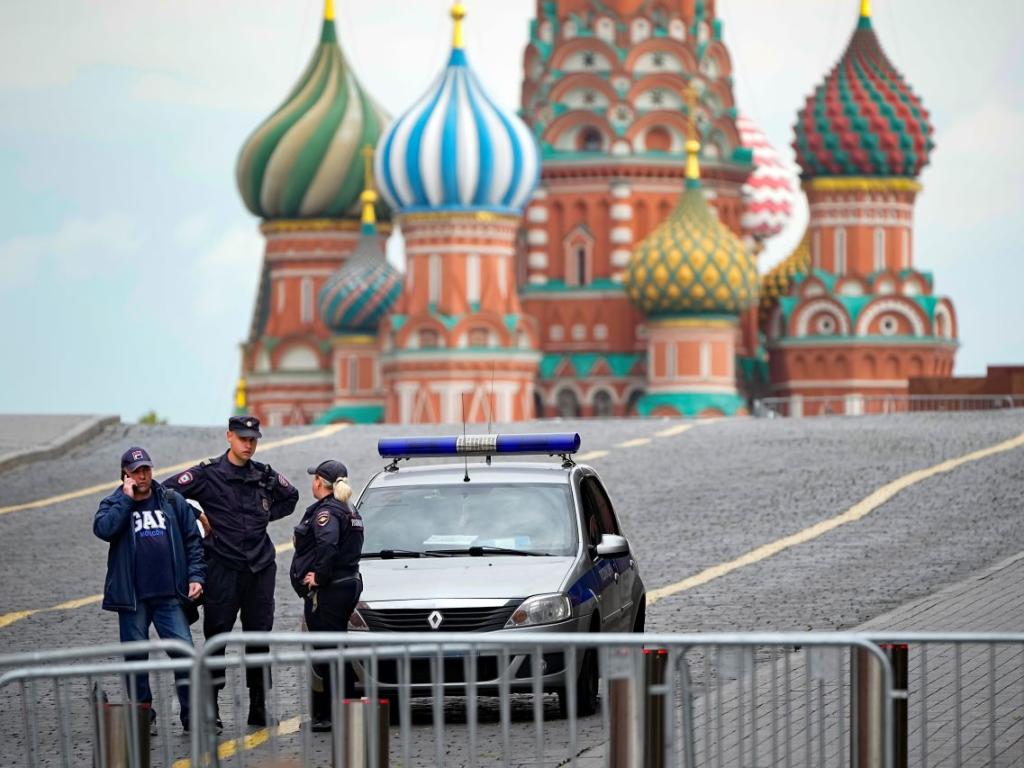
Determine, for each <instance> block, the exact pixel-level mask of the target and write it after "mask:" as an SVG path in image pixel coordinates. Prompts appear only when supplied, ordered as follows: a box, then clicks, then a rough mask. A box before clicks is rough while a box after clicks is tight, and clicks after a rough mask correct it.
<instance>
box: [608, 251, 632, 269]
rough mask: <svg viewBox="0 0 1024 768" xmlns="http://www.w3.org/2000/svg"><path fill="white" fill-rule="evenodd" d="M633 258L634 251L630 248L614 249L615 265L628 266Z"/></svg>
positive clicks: (613, 262)
mask: <svg viewBox="0 0 1024 768" xmlns="http://www.w3.org/2000/svg"><path fill="white" fill-rule="evenodd" d="M632 258H633V252H632V251H631V250H629V249H628V248H616V249H614V250H613V251H612V254H611V260H612V266H613V267H628V266H629V260H630V259H632Z"/></svg>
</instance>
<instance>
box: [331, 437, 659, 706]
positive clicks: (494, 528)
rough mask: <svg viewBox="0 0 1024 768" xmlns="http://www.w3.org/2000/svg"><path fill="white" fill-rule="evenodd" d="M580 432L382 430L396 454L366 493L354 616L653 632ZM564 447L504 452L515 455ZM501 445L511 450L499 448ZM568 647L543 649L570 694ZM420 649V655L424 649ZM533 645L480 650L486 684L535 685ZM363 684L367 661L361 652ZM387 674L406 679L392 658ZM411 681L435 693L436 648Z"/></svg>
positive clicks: (550, 671)
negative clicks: (424, 462)
mask: <svg viewBox="0 0 1024 768" xmlns="http://www.w3.org/2000/svg"><path fill="white" fill-rule="evenodd" d="M579 448H580V436H579V435H578V434H574V433H570V434H535V435H478V436H473V435H471V436H461V437H426V438H394V439H382V440H380V441H379V443H378V452H379V453H380V455H381V457H382V458H386V459H391V463H390V465H389V466H388V467H387V468H386V469H385V470H384V471H382V472H380V473H378V474H377V475H376V476H374V477H373V478H372V479H371V480H370V481H369V483H368V484H367V485H366V487H365V488H364V490H363V492H362V494H361V495H360V497H359V500H358V502H357V504H358V509H359V513H360V515H361V516H362V518H363V521H364V524H365V531H366V533H365V541H364V543H363V553H362V560H361V562H360V570H361V571H362V574H363V581H364V583H365V587H364V591H363V594H362V599H361V602H360V603H359V605H358V607H357V609H356V612H355V613H354V614H353V616H352V620H351V622H350V625H349V629H350V630H369V631H372V632H431V631H440V632H445V631H447V632H519V631H531V632H631V631H632V632H642V631H643V629H644V615H645V606H646V599H645V589H644V584H643V580H642V579H641V577H640V570H639V567H638V565H637V562H636V560H635V558H634V556H633V554H632V553H631V552H630V548H629V543H628V541H627V540H626V538H625V537H624V536H623V534H622V530H621V528H620V526H619V521H618V519H617V518H616V515H615V510H614V508H613V506H612V503H611V501H610V499H609V497H608V493H607V491H606V490H605V488H604V486H603V484H602V483H601V478H600V477H598V474H597V472H595V471H594V470H593V469H592V468H591V467H588V466H586V465H583V464H577V463H575V462H574V461H573V458H572V457H573V455H574V454H575V453H576V452H578V451H579ZM530 454H533V455H542V456H548V457H558V458H557V459H556V460H551V459H549V460H547V461H544V462H521V461H516V462H511V461H509V462H502V461H500V458H501V457H503V456H523V455H530ZM470 456H475V457H486V461H485V462H482V463H476V462H474V463H468V462H467V463H465V464H463V463H461V462H460V463H447V464H434V465H430V466H410V465H408V464H403V465H401V467H400V465H399V464H400V462H402V461H403V460H406V459H411V458H420V457H434V458H438V457H460V458H461V457H470ZM492 458H495V459H499V461H493V462H492ZM562 658H563V657H562V654H560V653H558V654H545V657H544V664H543V670H542V681H541V683H542V687H543V689H544V690H545V691H555V692H558V693H559V697H560V700H561V704H562V707H563V710H564V709H566V708H567V706H568V702H567V701H566V690H565V674H564V667H563V666H562ZM419 661H422V662H423V663H422V664H421V665H417V662H419ZM454 661H455V662H457V663H452V664H450V665H448V664H446V665H445V666H446V669H445V676H444V680H445V683H444V684H445V689H446V690H447V691H450V692H452V693H455V692H457V691H459V690H460V689H463V688H464V680H462V674H463V672H462V668H463V665H462V663H461V660H460V659H455V660H454ZM529 667H530V663H529V658H528V657H526V656H513V657H512V658H511V661H510V663H509V665H508V667H507V668H505V669H501V668H499V657H497V656H495V657H490V658H488V657H481V658H480V659H479V660H478V666H477V681H478V684H479V686H480V690H481V693H485V692H486V691H488V690H492V691H493V690H496V689H497V686H498V681H499V679H500V678H501V677H502V676H505V677H506V678H507V679H509V680H510V681H511V689H512V690H521V691H529V690H531V689H532V687H533V679H532V677H531V674H530V670H529ZM355 672H356V675H357V676H358V678H359V687H360V688H362V689H364V690H365V689H366V688H367V684H368V678H367V674H368V673H367V670H366V669H364V668H362V667H361V666H359V665H356V670H355ZM576 674H577V685H576V704H577V707H576V709H577V712H578V713H579V714H581V715H586V714H592V713H594V712H595V711H596V709H597V690H598V663H597V655H596V652H595V651H593V650H589V651H586V652H585V653H581V654H578V656H577V670H576ZM376 676H377V681H376V682H377V685H378V686H379V689H380V690H381V692H382V693H385V694H387V693H388V692H389V690H390V691H394V690H397V683H398V680H397V676H396V670H395V668H394V665H393V664H392V665H391V666H390V667H389V666H388V665H387V664H386V663H381V665H380V666H379V668H378V672H377V675H376ZM411 693H412V695H414V696H415V695H417V694H422V695H426V696H429V695H431V693H432V687H431V678H430V671H429V660H427V659H422V660H414V662H413V669H412V686H411Z"/></svg>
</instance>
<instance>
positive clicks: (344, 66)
mask: <svg viewBox="0 0 1024 768" xmlns="http://www.w3.org/2000/svg"><path fill="white" fill-rule="evenodd" d="M388 122H389V118H388V116H387V114H386V113H385V112H384V110H383V109H382V108H381V107H380V106H378V104H377V103H376V102H375V101H374V100H373V99H372V98H371V97H370V95H369V94H367V93H366V91H364V90H363V88H362V86H361V85H360V84H359V81H358V80H356V78H355V75H354V74H353V73H352V70H351V68H350V67H349V65H348V63H347V62H346V61H345V55H344V54H343V53H342V52H341V48H340V47H339V45H338V36H337V31H336V30H335V28H334V3H333V0H325V10H324V21H323V29H322V32H321V34H320V43H319V45H318V46H317V47H316V50H315V51H314V53H313V58H312V60H311V61H310V62H309V65H308V66H307V67H306V71H305V72H303V74H302V77H301V78H300V79H299V82H298V83H297V84H296V85H295V87H294V88H293V89H292V91H291V93H290V94H289V95H288V98H287V99H285V101H284V103H283V104H282V105H281V106H280V107H278V108H277V110H276V111H275V112H274V113H273V114H272V115H271V116H270V117H268V118H267V119H266V120H264V121H263V123H262V124H261V125H260V126H259V127H258V128H257V129H256V130H255V131H253V133H252V135H251V136H250V137H249V138H248V139H246V142H245V144H244V145H243V146H242V151H241V153H240V154H239V156H238V165H237V167H236V177H237V181H238V190H239V192H240V193H241V195H242V200H243V201H244V202H245V206H246V207H247V208H248V209H249V210H250V211H252V212H253V213H254V214H256V215H257V216H260V217H261V218H263V219H317V218H350V219H358V218H359V214H360V204H359V195H360V193H361V192H362V189H363V176H364V172H363V163H364V160H363V157H362V156H361V155H360V154H359V150H360V149H361V148H362V147H364V146H366V145H367V144H369V145H371V146H372V145H375V144H376V143H377V140H378V139H379V138H380V135H381V133H383V132H384V129H385V128H386V127H387V124H388Z"/></svg>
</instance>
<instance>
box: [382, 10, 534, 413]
mask: <svg viewBox="0 0 1024 768" xmlns="http://www.w3.org/2000/svg"><path fill="white" fill-rule="evenodd" d="M464 15H465V9H464V7H463V5H462V4H461V3H456V4H455V6H454V7H453V8H452V19H453V21H454V36H453V45H452V51H451V55H450V57H449V60H448V64H447V66H446V67H445V69H444V70H443V71H442V72H441V74H440V76H439V77H438V78H437V80H436V81H435V82H434V84H433V85H432V86H431V87H430V89H429V90H428V91H427V93H425V94H424V95H423V97H422V98H420V99H419V100H418V101H417V102H416V103H415V105H414V106H413V107H412V108H411V109H410V110H409V111H407V112H406V113H405V114H403V115H402V116H401V117H399V118H398V119H397V120H396V121H395V123H394V124H393V125H392V126H391V128H389V129H388V131H387V132H386V133H385V134H384V136H383V137H382V138H381V140H380V143H379V144H378V151H377V158H376V172H377V180H378V186H379V188H380V191H381V194H382V195H383V196H384V197H385V199H386V200H387V201H388V203H389V204H390V205H391V206H392V208H393V209H394V210H395V211H396V212H397V214H398V221H399V223H400V225H401V227H402V234H403V235H404V237H405V253H406V271H405V282H404V287H403V291H402V294H401V296H400V297H399V299H398V301H397V303H396V304H395V306H394V309H393V312H392V314H391V315H390V316H389V318H388V320H387V321H386V322H385V324H384V326H382V329H381V333H382V339H381V343H382V345H383V346H382V353H381V373H382V375H383V379H384V387H385V389H386V391H387V401H386V406H385V418H386V420H387V421H389V422H397V423H402V424H409V423H457V422H459V421H461V420H462V418H463V413H465V419H466V420H467V421H471V422H486V421H513V420H520V419H525V418H530V417H531V416H532V415H533V391H534V380H535V378H536V376H537V362H538V358H539V355H538V353H537V351H536V350H537V332H536V323H535V322H534V321H532V320H531V319H530V318H527V317H526V316H525V315H524V314H523V311H522V309H521V307H520V304H519V297H518V295H517V293H516V280H515V271H514V265H513V258H514V254H515V245H516V235H517V232H518V230H519V224H520V220H521V219H520V217H521V214H522V209H523V206H524V205H525V204H526V201H527V200H529V198H530V195H531V194H532V192H533V190H534V189H535V187H536V185H537V175H538V171H539V166H540V158H539V156H538V152H537V146H536V142H535V141H534V138H533V136H531V135H530V132H529V130H528V129H527V128H526V126H525V125H523V123H522V121H521V120H520V119H519V118H518V117H516V116H515V115H514V114H512V113H509V112H507V111H505V110H503V109H502V108H501V107H499V106H498V105H497V104H496V103H495V102H494V100H493V99H492V98H491V96H490V95H489V94H488V93H487V92H486V91H485V90H484V88H483V86H482V84H481V83H480V81H479V79H478V78H477V75H476V73H475V72H474V71H473V69H472V68H471V67H470V66H469V61H468V59H467V57H466V51H465V47H464V41H463V33H462V19H463V17H464Z"/></svg>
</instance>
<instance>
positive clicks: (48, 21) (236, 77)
mask: <svg viewBox="0 0 1024 768" xmlns="http://www.w3.org/2000/svg"><path fill="white" fill-rule="evenodd" d="M466 4H467V7H468V10H469V15H468V17H467V48H468V52H469V56H470V60H471V62H472V64H473V65H474V66H475V67H476V68H477V71H478V72H479V74H480V76H481V78H482V80H483V82H484V83H485V84H486V85H487V86H488V87H489V88H490V89H491V91H492V93H493V94H494V96H495V97H496V98H497V99H498V101H500V102H501V103H503V104H505V105H506V106H508V107H513V108H514V107H516V106H517V105H518V100H519V86H520V81H521V76H522V75H521V61H522V52H523V47H524V45H525V43H526V40H527V25H528V21H529V18H530V16H531V14H532V12H533V7H534V2H533V0H467V3H466ZM448 6H449V2H448V0H372V2H362V3H353V2H347V1H346V0H337V12H338V31H339V35H340V38H341V42H342V46H343V48H344V49H345V52H346V54H347V55H348V58H349V61H350V62H351V64H352V65H353V67H354V68H355V71H356V74H357V76H358V77H359V78H360V79H361V80H362V82H363V83H364V84H365V85H366V86H367V87H368V88H369V90H370V91H371V92H372V93H373V94H374V95H375V96H376V97H377V99H378V100H379V101H380V102H382V103H383V104H384V105H385V107H387V108H388V109H389V110H390V111H391V112H392V114H397V113H399V112H401V111H402V110H403V109H405V108H406V107H408V106H409V105H410V104H411V103H412V101H413V100H414V99H415V98H416V97H417V96H418V95H419V94H420V93H422V91H423V90H424V89H425V88H426V87H427V85H428V84H429V83H430V81H431V80H432V79H433V77H434V75H435V73H436V72H437V70H438V69H439V68H440V67H441V66H443V64H444V61H445V57H446V54H447V50H448V46H449V36H450V33H449V30H450V21H449V19H448V16H447V8H448ZM857 7H858V2H857V0H771V2H768V1H767V0H719V2H718V8H719V15H720V16H721V18H722V19H723V22H724V35H725V42H726V44H727V45H728V47H729V49H730V51H731V53H732V56H733V63H734V66H735V69H736V98H737V101H738V104H739V107H740V109H741V111H743V112H746V113H747V114H749V115H750V116H751V117H752V118H754V120H756V121H757V122H758V123H759V124H760V125H761V126H762V128H763V129H764V130H765V132H766V133H767V134H768V136H769V138H770V139H771V140H772V141H773V142H774V143H775V144H776V145H777V146H778V147H779V148H780V149H781V150H783V151H784V152H785V153H786V154H787V155H788V156H791V155H792V153H791V151H790V149H789V144H790V142H791V141H792V124H793V121H794V118H795V114H796V111H797V109H798V108H799V106H800V104H801V103H802V102H803V100H804V98H805V97H806V95H807V94H808V93H809V92H810V91H811V90H812V89H813V87H814V86H815V84H816V83H818V82H819V81H820V80H821V78H822V77H823V76H824V74H825V72H826V71H827V70H828V69H829V68H830V67H831V66H832V64H833V63H834V62H835V60H836V59H837V57H838V56H839V55H840V54H841V53H842V50H843V48H844V47H845V44H846V41H847V39H848V38H849V35H850V34H851V32H852V29H853V27H854V24H855V21H856V16H857ZM1022 7H1024V3H1020V2H1016V1H1015V0H985V2H983V3H970V4H968V3H965V2H962V0H961V2H953V1H952V0H875V2H874V11H875V26H876V29H877V30H878V32H879V35H880V37H881V40H882V43H883V45H884V46H885V48H886V50H887V51H888V53H889V55H890V57H891V58H892V59H893V61H894V62H895V63H896V65H897V67H899V68H900V69H901V71H903V73H904V74H905V75H906V76H907V78H908V79H909V81H910V82H911V84H912V85H913V86H914V88H915V90H916V91H917V93H918V94H919V95H921V96H922V97H923V99H924V102H925V105H926V106H927V107H928V108H929V109H930V110H931V113H932V116H933V121H934V123H935V127H936V142H937V148H936V150H935V152H934V154H933V155H932V163H931V165H930V166H929V167H928V168H926V169H925V171H924V175H923V177H922V181H923V183H924V187H925V189H924V192H923V193H922V195H921V196H920V197H919V198H918V204H917V216H916V252H915V264H916V265H917V266H918V267H919V268H921V269H927V270H933V271H934V272H935V278H936V281H935V282H936V287H937V290H938V292H939V293H942V294H947V295H949V296H951V297H952V298H953V300H954V302H955V304H956V308H957V311H958V314H959V317H960V337H961V341H962V344H963V346H962V347H961V350H960V352H959V355H958V358H957V370H958V372H960V373H976V372H981V371H983V370H984V367H985V364H986V363H1006V362H1017V363H1024V332H1022V330H1021V329H1022V328H1024V301H1022V300H1021V292H1022V288H1024V279H1022V278H1024V268H1022V266H1021V259H1022V254H1021V253H1020V252H1019V251H1020V247H1019V246H1018V242H1019V240H1020V228H1019V226H1018V225H1017V222H1018V221H1019V220H1020V216H1021V214H1020V211H1021V209H1022V207H1024V192H1022V191H1021V188H1022V185H1021V183H1020V180H1019V175H1020V173H1021V171H1022V170H1024V167H1022V166H1024V163H1022V160H1024V153H1022V150H1021V141H1022V137H1024V77H1022V76H1024V57H1022V56H1021V54H1020V42H1019V41H1020V35H1021V31H1020V30H1021V28H1022V22H1024V12H1022V10H1021V8H1022ZM321 10H322V2H321V0H216V1H214V2H211V0H173V1H172V0H155V1H151V2H117V1H115V0H88V1H87V0H6V1H5V3H4V17H5V18H4V24H3V25H2V26H0V114H2V115H3V119H2V120H0V327H2V332H0V361H2V362H0V365H2V366H3V375H2V376H0V412H2V411H15V412H35V411H38V412H93V413H94V412H104V413H118V414H120V415H121V416H122V417H123V418H125V419H126V420H132V421H134V420H135V419H137V418H138V417H139V416H140V415H141V414H142V413H144V412H145V411H146V410H148V409H150V408H154V409H156V410H157V411H158V412H159V413H160V414H161V415H163V416H166V417H168V418H170V420H171V421H172V422H173V423H178V424H209V423H219V422H221V421H222V420H223V419H224V418H225V416H226V415H227V413H228V412H229V409H230V406H231V393H232V387H233V385H234V381H235V379H236V377H237V374H238V343H239V342H240V341H241V340H242V339H243V338H244V337H245V335H246V333H247V330H248V325H249V320H250V312H251V310H252V304H253V297H254V294H255V285H256V277H257V273H258V269H259V265H260V261H261V258H262V238H261V237H260V235H259V233H258V231H257V223H258V222H257V221H256V220H255V219H254V218H253V217H252V216H251V215H250V214H249V213H248V212H247V211H246V210H245V208H244V207H243V206H242V203H241V200H240V198H239V196H238V193H237V191H236V189H235V184H234V163H235V158H236V156H237V152H238V149H239V147H240V146H241V144H242V142H243V141H244V139H245V138H246V136H247V135H248V133H249V132H250V131H251V130H252V129H253V128H254V127H255V126H256V125H257V124H258V123H259V122H260V121H261V120H262V119H263V118H264V117H265V116H267V115H268V114H269V113H270V112H271V111H272V110H273V109H274V108H275V107H276V106H277V105H278V103H279V102H280V101H281V100H282V99H283V97H284V96H285V94H286V93H287V91H288V89H289V88H290V87H291V85H292V84H293V83H294V81H295V79H296V78H297V77H298V75H299V73H300V71H301V70H302V68H303V66H304V65H305V63H306V61H307V60H308V58H309V56H310V54H311V52H312V50H313V47H314V45H315V43H316V40H317V37H318V34H319V26H320V21H319V19H320V15H321ZM805 222H806V213H805V212H802V213H801V215H800V216H799V217H798V218H797V220H796V221H794V223H793V225H792V226H791V227H790V229H789V230H788V231H787V232H785V233H783V234H782V235H780V236H779V237H778V238H776V241H775V242H773V243H772V245H771V246H770V249H769V253H768V255H767V257H766V259H765V262H766V263H768V264H770V263H772V262H773V261H775V260H777V259H778V258H779V257H780V256H782V255H784V254H785V253H786V252H787V251H788V249H789V248H790V247H791V246H792V245H793V244H794V243H795V242H796V241H797V240H798V239H799V237H800V235H801V233H802V231H803V227H804V224H805Z"/></svg>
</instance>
